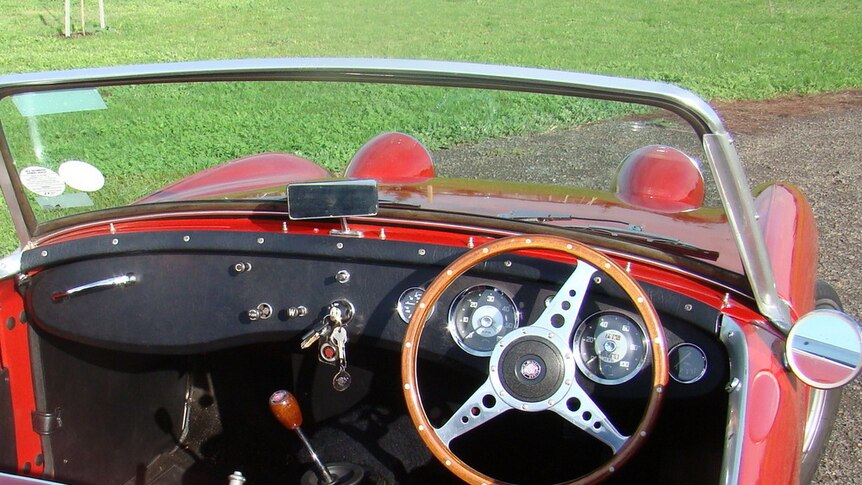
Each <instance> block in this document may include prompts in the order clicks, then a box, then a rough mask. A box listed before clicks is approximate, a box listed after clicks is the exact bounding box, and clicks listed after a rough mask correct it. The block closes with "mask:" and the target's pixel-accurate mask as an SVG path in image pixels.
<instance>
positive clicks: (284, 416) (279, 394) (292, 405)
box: [269, 390, 302, 430]
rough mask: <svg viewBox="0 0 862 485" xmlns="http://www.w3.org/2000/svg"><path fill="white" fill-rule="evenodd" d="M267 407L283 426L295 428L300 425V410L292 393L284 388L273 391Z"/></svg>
mask: <svg viewBox="0 0 862 485" xmlns="http://www.w3.org/2000/svg"><path fill="white" fill-rule="evenodd" d="M269 409H270V411H272V414H273V415H274V416H275V419H277V420H278V422H279V423H281V425H282V426H284V427H285V428H287V429H290V430H296V429H298V428H299V427H300V426H302V410H301V409H299V402H298V401H297V400H296V397H294V395H293V394H291V393H289V392H287V391H285V390H280V391H275V392H274V393H272V396H270V397H269Z"/></svg>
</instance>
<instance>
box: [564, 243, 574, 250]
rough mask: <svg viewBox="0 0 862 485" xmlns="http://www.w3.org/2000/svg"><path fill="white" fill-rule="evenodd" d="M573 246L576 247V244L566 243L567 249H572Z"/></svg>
mask: <svg viewBox="0 0 862 485" xmlns="http://www.w3.org/2000/svg"><path fill="white" fill-rule="evenodd" d="M572 248H574V246H572V245H571V244H566V249H572Z"/></svg>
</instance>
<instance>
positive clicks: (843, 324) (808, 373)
mask: <svg viewBox="0 0 862 485" xmlns="http://www.w3.org/2000/svg"><path fill="white" fill-rule="evenodd" d="M785 353H786V355H787V363H788V364H789V365H790V369H791V370H792V371H793V373H794V374H796V377H798V378H799V379H800V380H801V381H802V382H804V383H806V384H808V385H809V386H811V387H816V388H818V389H835V388H836V387H841V386H843V385H844V384H847V383H848V382H850V381H852V380H853V379H855V378H856V376H858V375H859V372H860V371H862V330H860V328H859V324H858V323H856V321H855V320H853V319H852V318H850V317H849V316H848V315H846V314H844V313H842V312H839V311H835V310H814V311H812V312H810V313H808V314H806V315H804V316H803V317H802V318H800V319H799V320H798V321H797V322H796V323H795V324H794V325H793V327H792V328H791V329H790V333H789V334H788V335H787V344H786V347H785Z"/></svg>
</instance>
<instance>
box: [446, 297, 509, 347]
mask: <svg viewBox="0 0 862 485" xmlns="http://www.w3.org/2000/svg"><path fill="white" fill-rule="evenodd" d="M519 321H520V314H519V313H518V310H517V307H516V306H515V302H514V301H512V299H511V298H510V297H509V295H507V294H505V293H503V292H502V291H501V290H500V289H498V288H494V287H493V286H485V285H480V286H474V287H472V288H468V289H466V290H464V291H463V292H461V294H460V295H458V296H457V297H456V298H455V299H454V300H453V301H452V306H451V307H450V308H449V333H450V334H452V338H453V339H454V340H455V343H456V344H458V346H459V347H461V348H462V349H464V351H465V352H467V353H468V354H472V355H477V356H480V357H487V356H489V355H491V351H493V350H494V345H496V344H497V342H498V341H500V339H502V338H503V337H504V336H505V335H506V334H507V333H509V332H511V331H512V330H514V329H515V328H518V323H519Z"/></svg>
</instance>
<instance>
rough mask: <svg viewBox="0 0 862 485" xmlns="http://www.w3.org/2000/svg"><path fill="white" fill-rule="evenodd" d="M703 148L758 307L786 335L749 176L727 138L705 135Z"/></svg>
mask: <svg viewBox="0 0 862 485" xmlns="http://www.w3.org/2000/svg"><path fill="white" fill-rule="evenodd" d="M703 147H704V151H705V152H706V156H707V158H709V159H710V164H709V166H710V168H711V169H712V175H713V178H715V182H716V184H717V185H718V193H719V195H720V196H721V200H722V202H723V203H724V208H725V212H726V214H727V219H728V222H729V223H730V226H731V228H732V229H733V231H732V232H733V235H734V238H735V239H736V246H737V248H739V256H740V258H742V266H743V268H745V273H746V275H747V276H748V280H749V282H750V283H751V290H752V292H753V293H754V299H755V301H756V302H757V308H758V309H759V310H760V313H761V314H763V316H765V317H766V318H767V319H769V321H770V322H771V323H772V325H773V326H774V327H775V328H776V329H778V330H779V331H780V332H781V333H783V334H784V335H787V332H789V331H790V327H791V322H792V318H791V316H790V309H789V308H788V305H787V302H785V301H784V300H782V299H781V298H780V297H779V296H778V289H777V288H776V287H775V276H774V275H773V273H772V265H771V264H770V261H769V253H768V252H767V250H766V243H765V242H764V240H763V234H762V233H761V232H760V226H759V225H758V224H757V215H756V214H755V211H754V199H753V198H752V197H751V192H750V190H749V188H748V177H746V176H745V171H744V170H743V168H742V163H741V162H740V160H739V155H738V154H737V153H736V148H735V147H734V146H733V142H732V141H731V140H730V137H728V136H726V135H716V134H708V135H704V137H703Z"/></svg>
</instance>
